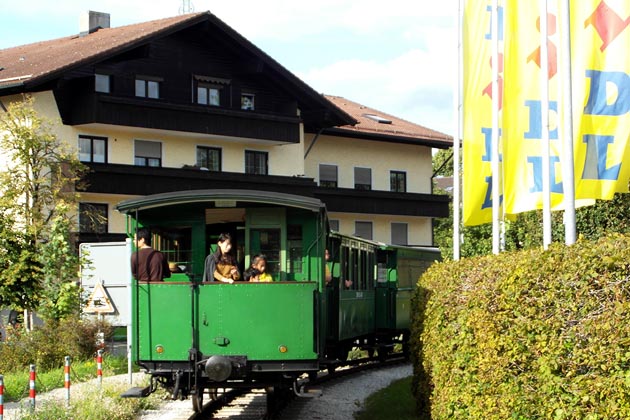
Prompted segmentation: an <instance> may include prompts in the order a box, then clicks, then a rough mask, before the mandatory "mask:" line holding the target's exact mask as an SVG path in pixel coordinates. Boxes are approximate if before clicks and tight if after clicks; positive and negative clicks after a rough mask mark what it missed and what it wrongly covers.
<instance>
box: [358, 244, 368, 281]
mask: <svg viewBox="0 0 630 420" xmlns="http://www.w3.org/2000/svg"><path fill="white" fill-rule="evenodd" d="M359 255H360V260H359V269H360V271H359V290H367V270H366V265H367V252H365V251H364V250H361V251H360V252H359Z"/></svg>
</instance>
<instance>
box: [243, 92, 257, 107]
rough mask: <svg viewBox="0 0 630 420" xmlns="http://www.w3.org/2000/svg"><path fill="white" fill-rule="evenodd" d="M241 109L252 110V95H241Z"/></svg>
mask: <svg viewBox="0 0 630 420" xmlns="http://www.w3.org/2000/svg"><path fill="white" fill-rule="evenodd" d="M241 109H245V110H247V111H253V110H254V94H252V93H243V94H242V95H241Z"/></svg>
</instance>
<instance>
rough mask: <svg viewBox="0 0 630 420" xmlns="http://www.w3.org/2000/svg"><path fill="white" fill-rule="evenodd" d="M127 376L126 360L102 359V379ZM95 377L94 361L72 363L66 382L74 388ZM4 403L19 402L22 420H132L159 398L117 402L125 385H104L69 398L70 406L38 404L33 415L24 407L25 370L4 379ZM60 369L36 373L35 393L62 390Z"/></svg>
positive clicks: (25, 389)
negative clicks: (120, 375)
mask: <svg viewBox="0 0 630 420" xmlns="http://www.w3.org/2000/svg"><path fill="white" fill-rule="evenodd" d="M126 372H127V359H126V358H124V357H115V356H108V355H107V354H105V355H104V357H103V376H104V377H107V376H113V375H119V374H123V373H126ZM95 377H96V360H87V361H82V362H73V363H72V365H71V370H70V380H71V381H72V383H74V384H76V383H78V382H84V381H88V380H90V379H94V378H95ZM4 385H5V393H4V397H5V401H19V400H22V402H21V407H22V408H21V409H20V414H19V418H20V419H22V420H58V419H68V420H110V419H116V420H133V419H135V418H136V417H137V414H138V413H139V412H140V411H142V410H147V409H152V408H156V407H157V406H158V405H159V403H160V401H161V399H162V398H163V395H161V393H160V392H156V393H155V394H152V395H151V396H149V397H146V398H121V397H120V394H121V393H122V392H124V391H126V390H127V389H128V388H129V385H128V384H126V383H120V384H108V383H104V384H103V387H102V389H100V388H91V389H85V390H82V392H81V393H80V394H78V393H77V394H73V396H72V400H71V404H70V406H69V407H66V401H65V399H61V400H48V401H41V402H40V401H38V402H37V406H36V409H35V411H31V410H30V407H29V406H28V401H27V400H25V398H26V397H28V387H29V372H28V369H26V370H23V371H19V372H11V373H9V374H7V375H4ZM63 385H64V374H63V367H62V368H59V369H53V370H50V371H48V372H42V373H39V372H38V373H37V378H36V388H37V393H38V394H40V393H42V392H46V391H50V390H52V389H55V388H63Z"/></svg>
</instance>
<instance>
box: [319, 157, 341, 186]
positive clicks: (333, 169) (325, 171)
mask: <svg viewBox="0 0 630 420" xmlns="http://www.w3.org/2000/svg"><path fill="white" fill-rule="evenodd" d="M319 186H320V187H327V188H337V165H324V164H321V163H320V165H319Z"/></svg>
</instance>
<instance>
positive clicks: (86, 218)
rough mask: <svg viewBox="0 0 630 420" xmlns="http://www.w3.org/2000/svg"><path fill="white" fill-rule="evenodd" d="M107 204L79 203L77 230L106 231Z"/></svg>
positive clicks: (83, 231) (86, 231) (84, 231)
mask: <svg viewBox="0 0 630 420" xmlns="http://www.w3.org/2000/svg"><path fill="white" fill-rule="evenodd" d="M107 223H108V220H107V204H97V203H79V232H81V233H107Z"/></svg>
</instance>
